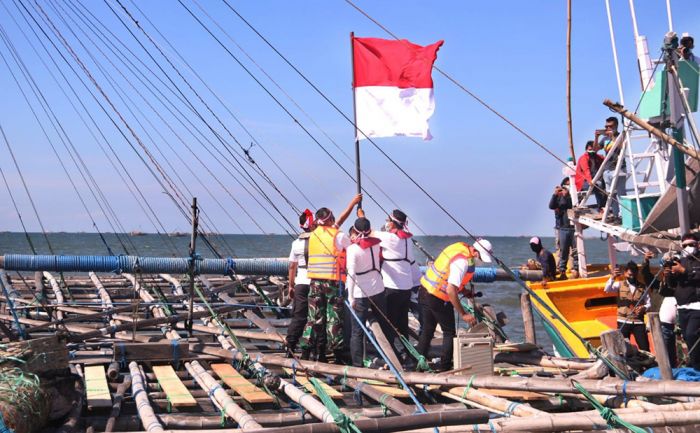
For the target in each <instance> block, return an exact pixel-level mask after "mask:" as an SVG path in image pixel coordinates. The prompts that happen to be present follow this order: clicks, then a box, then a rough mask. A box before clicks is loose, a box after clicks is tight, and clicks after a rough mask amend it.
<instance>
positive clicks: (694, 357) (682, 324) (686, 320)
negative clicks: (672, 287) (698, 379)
mask: <svg viewBox="0 0 700 433" xmlns="http://www.w3.org/2000/svg"><path fill="white" fill-rule="evenodd" d="M678 327H679V328H681V334H682V335H683V340H685V344H687V345H688V358H689V360H688V364H689V366H690V367H693V368H694V369H696V370H700V347H697V346H695V343H696V342H697V341H698V339H700V311H699V310H686V309H684V308H679V309H678ZM698 346H700V343H698Z"/></svg>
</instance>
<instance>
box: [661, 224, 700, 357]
mask: <svg viewBox="0 0 700 433" xmlns="http://www.w3.org/2000/svg"><path fill="white" fill-rule="evenodd" d="M681 245H682V246H683V254H682V257H674V258H672V259H671V260H668V261H665V262H664V266H663V267H664V270H663V275H664V280H663V286H665V287H667V288H668V289H670V290H672V291H673V294H674V296H675V297H676V301H677V302H678V326H679V327H680V329H681V334H682V335H683V340H685V343H686V344H687V345H688V357H689V358H690V361H689V363H690V366H691V367H693V368H694V369H696V370H700V348H698V347H697V346H698V345H700V344H699V343H698V341H700V260H699V257H698V242H697V239H696V238H695V235H693V234H692V233H686V234H684V235H683V237H682V238H681Z"/></svg>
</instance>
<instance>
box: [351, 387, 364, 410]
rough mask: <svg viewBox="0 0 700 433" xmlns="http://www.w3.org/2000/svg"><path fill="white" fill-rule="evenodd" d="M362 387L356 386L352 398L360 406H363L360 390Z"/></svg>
mask: <svg viewBox="0 0 700 433" xmlns="http://www.w3.org/2000/svg"><path fill="white" fill-rule="evenodd" d="M360 389H361V387H357V388H355V392H353V393H352V398H353V400H355V402H356V403H357V405H358V406H362V392H360Z"/></svg>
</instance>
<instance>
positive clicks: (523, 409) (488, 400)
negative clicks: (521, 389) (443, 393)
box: [448, 387, 547, 417]
mask: <svg viewBox="0 0 700 433" xmlns="http://www.w3.org/2000/svg"><path fill="white" fill-rule="evenodd" d="M448 393H449V394H451V395H454V396H457V397H460V398H462V399H464V400H468V401H470V402H476V403H478V404H479V405H481V406H482V407H485V408H488V409H489V410H491V409H495V410H496V411H498V412H499V413H505V414H506V415H514V416H518V417H530V416H543V415H547V412H543V411H541V410H538V409H535V408H532V407H530V406H527V405H524V404H521V403H517V402H513V401H510V400H506V399H505V398H501V397H497V396H495V395H492V394H488V393H486V392H483V391H479V390H477V389H474V388H472V387H469V388H466V387H464V388H462V387H459V388H451V389H450V390H449V392H448Z"/></svg>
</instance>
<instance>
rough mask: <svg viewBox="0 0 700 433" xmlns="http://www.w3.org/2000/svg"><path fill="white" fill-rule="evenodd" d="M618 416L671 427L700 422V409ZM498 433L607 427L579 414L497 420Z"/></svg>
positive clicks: (641, 423) (595, 418) (640, 423)
mask: <svg viewBox="0 0 700 433" xmlns="http://www.w3.org/2000/svg"><path fill="white" fill-rule="evenodd" d="M615 412H616V413H618V416H619V417H620V418H621V419H622V420H624V421H627V422H630V423H632V424H634V425H636V426H638V427H670V426H682V425H688V424H696V423H699V422H700V410H693V411H684V412H663V411H655V412H646V413H625V412H622V411H621V410H619V411H615ZM493 425H494V426H495V430H496V431H497V432H522V431H529V432H559V431H569V430H595V429H599V428H600V426H604V425H605V420H604V419H603V418H602V417H601V416H600V414H598V412H595V413H590V412H585V413H583V412H578V413H571V414H562V415H552V416H548V417H533V418H507V419H503V420H495V421H493ZM479 427H480V428H479V431H493V430H491V429H490V428H489V426H479Z"/></svg>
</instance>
